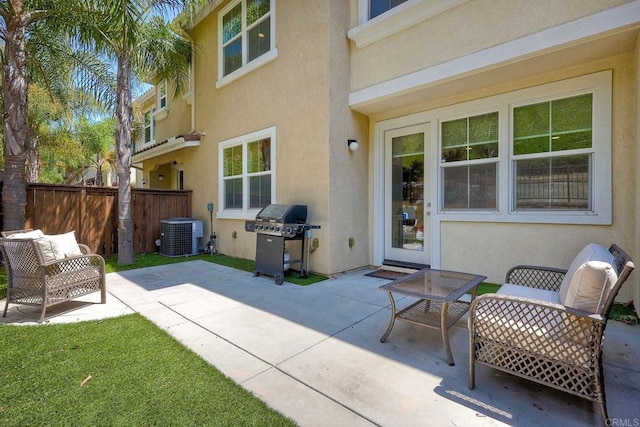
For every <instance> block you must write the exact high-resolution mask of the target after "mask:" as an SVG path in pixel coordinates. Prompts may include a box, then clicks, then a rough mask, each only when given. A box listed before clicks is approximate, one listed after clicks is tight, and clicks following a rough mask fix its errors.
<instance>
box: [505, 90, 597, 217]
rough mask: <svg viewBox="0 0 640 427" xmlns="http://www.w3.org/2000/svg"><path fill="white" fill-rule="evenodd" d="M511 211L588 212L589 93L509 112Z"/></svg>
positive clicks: (590, 120)
mask: <svg viewBox="0 0 640 427" xmlns="http://www.w3.org/2000/svg"><path fill="white" fill-rule="evenodd" d="M512 114H513V124H512V127H513V130H512V133H513V149H512V153H513V171H514V173H513V177H512V179H513V181H514V182H513V188H514V194H513V209H514V210H516V211H517V210H536V209H537V210H574V211H591V209H592V208H591V205H592V192H593V189H592V178H593V177H592V167H591V160H592V158H593V155H594V150H593V141H592V138H593V132H592V131H593V127H592V126H593V122H592V117H593V94H592V93H586V94H583V95H577V96H571V97H568V98H560V99H554V100H550V101H545V102H539V103H535V104H529V105H523V106H519V107H515V108H513V113H512Z"/></svg>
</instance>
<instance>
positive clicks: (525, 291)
mask: <svg viewBox="0 0 640 427" xmlns="http://www.w3.org/2000/svg"><path fill="white" fill-rule="evenodd" d="M496 293H497V294H498V295H509V296H512V297H520V298H530V299H537V300H541V301H546V302H551V303H554V304H560V296H559V294H558V292H555V291H550V290H547V289H536V288H530V287H528V286H520V285H512V284H511V283H505V284H504V285H502V286H500V289H498V292H496Z"/></svg>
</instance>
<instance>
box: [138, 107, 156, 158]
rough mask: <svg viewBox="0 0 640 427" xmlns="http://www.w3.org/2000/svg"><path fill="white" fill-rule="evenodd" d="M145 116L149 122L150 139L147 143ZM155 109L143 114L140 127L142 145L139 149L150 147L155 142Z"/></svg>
mask: <svg viewBox="0 0 640 427" xmlns="http://www.w3.org/2000/svg"><path fill="white" fill-rule="evenodd" d="M147 114H148V115H149V118H150V119H151V120H150V124H149V130H150V135H151V139H150V140H149V141H147V123H146V122H147ZM154 116H155V108H152V109H150V110H147V111H145V112H144V115H143V118H142V121H143V122H142V127H143V129H144V130H143V132H142V145H141V148H144V147H147V146H149V145H152V144H154V143H155V142H156V139H155V127H156V119H155V117H154Z"/></svg>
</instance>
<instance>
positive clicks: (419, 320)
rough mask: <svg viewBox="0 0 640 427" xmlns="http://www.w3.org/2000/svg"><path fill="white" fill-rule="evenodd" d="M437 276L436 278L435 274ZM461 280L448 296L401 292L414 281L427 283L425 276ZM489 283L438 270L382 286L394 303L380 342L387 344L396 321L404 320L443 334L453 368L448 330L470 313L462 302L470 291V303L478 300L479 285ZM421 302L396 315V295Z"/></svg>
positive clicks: (477, 278) (421, 271)
mask: <svg viewBox="0 0 640 427" xmlns="http://www.w3.org/2000/svg"><path fill="white" fill-rule="evenodd" d="M434 273H435V274H434ZM447 273H450V274H451V275H455V276H458V277H459V278H460V279H459V281H460V286H458V285H457V284H456V285H455V287H454V288H453V289H452V290H451V292H450V293H448V294H446V295H436V294H431V293H427V292H420V291H416V290H407V289H402V288H401V287H400V286H401V285H402V284H406V283H407V282H410V281H412V280H414V281H415V280H420V279H422V280H424V278H425V276H427V275H429V278H430V279H431V278H435V279H437V275H440V274H447ZM485 279H486V277H485V276H479V275H475V274H469V273H461V272H457V271H447V270H436V269H429V268H425V269H423V270H420V271H417V272H415V273H413V274H410V275H408V276H405V277H402V278H399V279H396V280H394V281H393V282H391V283H388V284H386V285H382V286H380V289H381V290H384V291H386V292H387V294H388V296H389V301H391V319H390V321H389V326H388V327H387V330H386V332H385V333H384V335H382V337H381V338H380V342H385V340H386V339H387V337H388V336H389V334H390V333H391V330H392V329H393V325H394V324H395V320H396V319H399V320H403V321H405V322H409V323H413V324H416V325H420V326H425V327H428V328H432V329H438V330H440V333H441V334H442V341H443V343H444V350H445V353H446V355H447V363H448V364H449V365H451V366H453V365H454V364H455V363H454V361H453V355H452V354H451V346H450V345H449V328H451V326H453V325H454V324H455V323H456V322H457V321H458V320H459V319H460V318H461V317H462V316H463V315H464V314H465V313H466V312H467V311H468V310H469V305H470V302H466V301H460V300H459V298H460V297H461V296H462V295H464V294H465V293H467V292H469V291H471V301H473V300H474V299H475V297H476V291H477V289H478V285H479V284H480V283H481V282H482V281H484V280H485ZM394 292H395V293H398V294H401V295H405V296H410V297H414V298H418V301H416V302H414V303H413V304H411V305H409V306H408V307H406V308H404V309H402V310H400V311H397V309H396V302H395V299H394V298H393V293H394Z"/></svg>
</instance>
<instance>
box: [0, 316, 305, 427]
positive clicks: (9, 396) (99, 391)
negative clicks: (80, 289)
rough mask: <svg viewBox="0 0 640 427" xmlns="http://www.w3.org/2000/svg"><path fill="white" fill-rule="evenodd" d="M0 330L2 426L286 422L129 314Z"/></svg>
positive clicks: (156, 329) (214, 370) (205, 424)
mask: <svg viewBox="0 0 640 427" xmlns="http://www.w3.org/2000/svg"><path fill="white" fill-rule="evenodd" d="M0 335H1V336H2V345H0V360H2V365H3V366H2V374H1V381H0V425H3V426H152V425H154V426H169V425H175V426H187V425H190V426H231V425H242V426H266V425H268V426H289V425H294V423H293V422H292V421H291V420H289V419H287V418H285V417H284V416H282V415H281V414H279V413H278V412H276V411H274V410H272V409H270V408H269V407H268V406H267V405H266V404H265V403H264V402H262V401H261V400H259V399H257V398H256V397H254V396H253V395H252V394H251V393H250V392H248V391H247V390H245V389H243V388H242V387H240V386H239V385H237V384H235V383H234V382H233V381H231V380H230V379H228V378H227V377H225V376H224V375H223V374H221V373H220V372H219V371H218V370H217V369H215V368H214V367H212V366H211V365H209V364H208V363H207V362H206V361H204V360H203V359H201V358H200V357H198V356H197V355H196V354H195V353H193V352H191V351H190V350H188V349H186V348H185V347H183V346H182V345H181V344H180V343H178V342H177V341H175V340H174V339H173V338H171V337H170V336H169V335H168V334H166V333H165V332H164V331H162V330H161V329H159V328H158V327H156V326H155V325H154V324H152V323H151V322H149V321H148V320H146V319H145V318H143V317H142V316H140V315H138V314H132V315H128V316H123V317H119V318H115V319H108V320H103V321H99V322H81V323H76V324H67V325H44V326H20V327H18V326H7V325H0ZM83 383H84V384H83Z"/></svg>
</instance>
